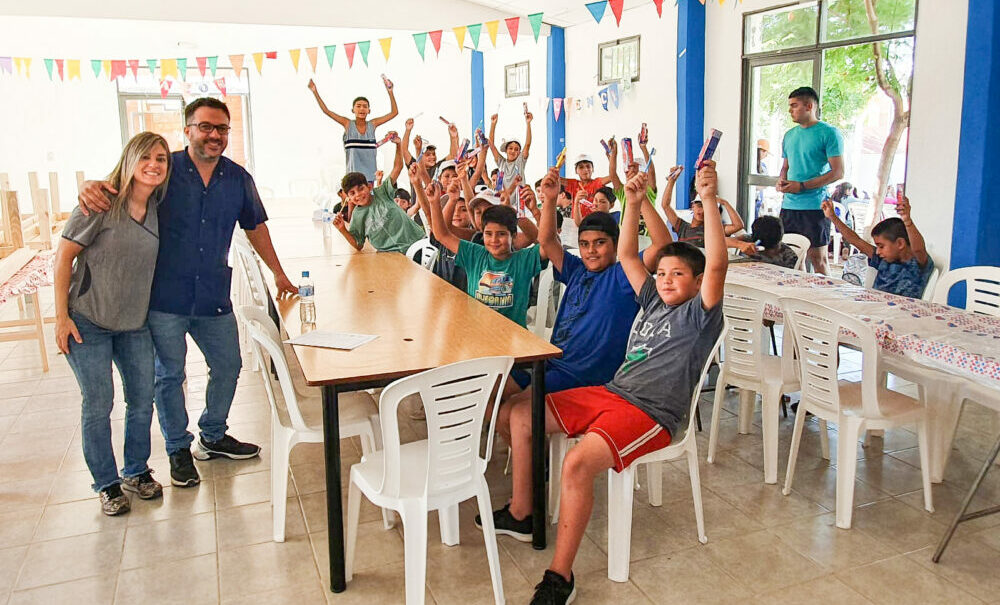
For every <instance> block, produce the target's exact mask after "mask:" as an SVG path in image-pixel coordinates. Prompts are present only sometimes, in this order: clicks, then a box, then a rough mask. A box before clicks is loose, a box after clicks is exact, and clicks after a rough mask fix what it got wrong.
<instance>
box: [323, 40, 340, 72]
mask: <svg viewBox="0 0 1000 605" xmlns="http://www.w3.org/2000/svg"><path fill="white" fill-rule="evenodd" d="M323 50H325V51H326V62H327V64H328V65H329V66H330V67H331V68H332V67H333V54H334V53H335V52H337V45H336V44H331V45H330V46H324V47H323Z"/></svg>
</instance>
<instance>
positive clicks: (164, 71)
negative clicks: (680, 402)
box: [160, 59, 178, 80]
mask: <svg viewBox="0 0 1000 605" xmlns="http://www.w3.org/2000/svg"><path fill="white" fill-rule="evenodd" d="M177 75H178V74H177V59H163V60H162V61H160V79H161V80H166V79H167V76H173V78H174V79H175V80H176V79H177Z"/></svg>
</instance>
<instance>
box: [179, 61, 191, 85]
mask: <svg viewBox="0 0 1000 605" xmlns="http://www.w3.org/2000/svg"><path fill="white" fill-rule="evenodd" d="M177 71H178V72H180V74H181V80H184V81H185V82H187V79H188V60H187V59H177Z"/></svg>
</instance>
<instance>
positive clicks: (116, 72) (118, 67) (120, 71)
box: [111, 60, 128, 80]
mask: <svg viewBox="0 0 1000 605" xmlns="http://www.w3.org/2000/svg"><path fill="white" fill-rule="evenodd" d="M126 74H128V68H127V67H125V61H118V60H115V61H112V62H111V79H112V80H114V79H115V78H124V77H125V75H126Z"/></svg>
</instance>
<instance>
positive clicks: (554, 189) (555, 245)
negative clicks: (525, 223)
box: [538, 168, 563, 271]
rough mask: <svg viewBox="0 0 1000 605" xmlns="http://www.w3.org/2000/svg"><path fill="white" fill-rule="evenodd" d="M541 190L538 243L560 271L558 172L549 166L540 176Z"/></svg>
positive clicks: (561, 248) (560, 244) (560, 243)
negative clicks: (543, 174)
mask: <svg viewBox="0 0 1000 605" xmlns="http://www.w3.org/2000/svg"><path fill="white" fill-rule="evenodd" d="M540 189H541V192H542V218H541V219H540V220H539V221H538V244H539V245H540V246H541V248H542V253H544V255H545V256H546V258H548V259H549V260H550V261H552V266H553V267H555V269H556V271H562V266H563V247H562V242H561V241H559V234H558V233H556V225H557V222H556V212H558V209H557V208H556V199H557V198H558V197H559V191H560V186H559V172H558V171H557V170H556V169H555V168H550V169H549V171H548V172H547V173H545V176H544V177H542V183H541V185H540Z"/></svg>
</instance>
